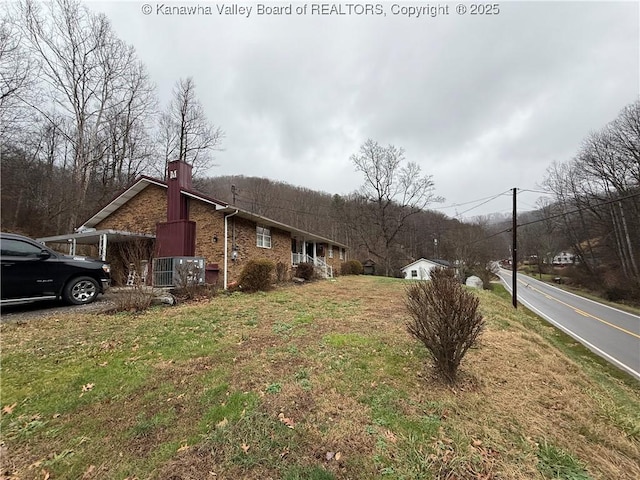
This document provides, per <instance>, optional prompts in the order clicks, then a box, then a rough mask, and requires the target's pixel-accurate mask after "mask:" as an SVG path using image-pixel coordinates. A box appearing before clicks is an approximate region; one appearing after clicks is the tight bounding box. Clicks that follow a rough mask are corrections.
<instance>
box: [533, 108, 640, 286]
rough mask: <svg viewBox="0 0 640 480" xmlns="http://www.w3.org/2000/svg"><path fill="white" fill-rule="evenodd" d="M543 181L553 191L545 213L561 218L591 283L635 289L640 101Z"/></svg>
mask: <svg viewBox="0 0 640 480" xmlns="http://www.w3.org/2000/svg"><path fill="white" fill-rule="evenodd" d="M545 185H546V186H547V187H548V188H549V189H550V190H551V191H552V192H553V193H554V195H555V204H554V205H553V206H552V208H550V209H549V214H550V216H551V217H553V218H561V221H562V225H561V227H562V228H561V231H562V232H563V234H564V238H565V241H566V242H567V243H568V244H569V245H571V246H572V248H573V249H574V250H575V252H576V253H577V254H578V256H579V258H580V260H581V266H582V268H583V269H585V270H586V272H587V273H588V276H589V277H590V278H591V284H592V285H594V286H596V287H598V286H602V285H603V284H605V285H604V286H605V288H607V285H610V286H612V287H615V288H617V285H624V286H626V287H629V288H630V289H631V290H633V289H635V290H636V291H638V292H639V293H640V247H639V246H638V242H637V239H638V238H640V101H636V102H634V103H633V104H631V105H628V106H627V107H625V108H624V109H623V110H622V111H621V112H620V114H619V115H618V117H617V118H616V119H615V120H614V121H612V122H610V123H609V124H608V125H606V126H605V127H604V128H602V129H601V130H599V131H596V132H592V133H591V134H589V135H588V136H587V138H586V139H585V140H584V142H583V144H582V145H581V147H580V149H579V151H578V152H577V154H576V155H575V157H574V158H572V159H571V160H569V161H567V162H564V163H561V164H554V165H552V166H551V167H550V168H549V169H548V171H547V176H546V178H545ZM554 210H555V212H554ZM603 278H604V279H605V280H604V281H603Z"/></svg>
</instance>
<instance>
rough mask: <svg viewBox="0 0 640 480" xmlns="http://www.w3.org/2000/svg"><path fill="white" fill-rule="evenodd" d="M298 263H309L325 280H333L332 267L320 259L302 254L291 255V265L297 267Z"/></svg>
mask: <svg viewBox="0 0 640 480" xmlns="http://www.w3.org/2000/svg"><path fill="white" fill-rule="evenodd" d="M299 263H311V264H313V265H314V266H315V267H316V270H318V271H319V272H320V273H321V275H322V276H324V277H325V278H333V267H332V266H331V265H327V262H325V261H324V259H323V258H322V257H312V256H311V255H305V254H304V253H292V254H291V264H292V265H298V264H299Z"/></svg>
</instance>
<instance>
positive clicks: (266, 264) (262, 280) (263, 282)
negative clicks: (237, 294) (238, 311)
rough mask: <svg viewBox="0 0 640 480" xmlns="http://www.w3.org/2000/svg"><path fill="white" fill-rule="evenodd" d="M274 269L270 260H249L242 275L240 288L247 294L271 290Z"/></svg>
mask: <svg viewBox="0 0 640 480" xmlns="http://www.w3.org/2000/svg"><path fill="white" fill-rule="evenodd" d="M274 269H275V265H274V264H273V262H271V261H269V260H249V262H247V264H246V265H245V266H244V268H243V269H242V272H241V273H240V282H239V283H240V288H242V290H243V291H245V292H258V291H266V290H269V288H271V274H272V272H273V270H274Z"/></svg>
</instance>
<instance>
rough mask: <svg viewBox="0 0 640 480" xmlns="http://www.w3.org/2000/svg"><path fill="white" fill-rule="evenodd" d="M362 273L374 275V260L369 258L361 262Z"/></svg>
mask: <svg viewBox="0 0 640 480" xmlns="http://www.w3.org/2000/svg"><path fill="white" fill-rule="evenodd" d="M362 273H363V274H364V275H375V274H376V262H374V261H373V260H371V259H370V258H369V259H367V260H365V261H364V262H362Z"/></svg>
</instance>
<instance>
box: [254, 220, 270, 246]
mask: <svg viewBox="0 0 640 480" xmlns="http://www.w3.org/2000/svg"><path fill="white" fill-rule="evenodd" d="M256 236H257V238H258V241H257V245H258V246H259V247H262V248H271V230H269V229H268V228H267V227H261V226H260V225H258V226H257V227H256Z"/></svg>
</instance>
